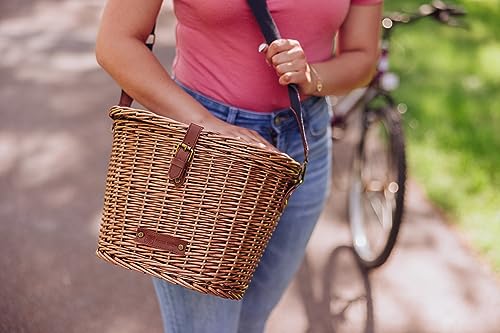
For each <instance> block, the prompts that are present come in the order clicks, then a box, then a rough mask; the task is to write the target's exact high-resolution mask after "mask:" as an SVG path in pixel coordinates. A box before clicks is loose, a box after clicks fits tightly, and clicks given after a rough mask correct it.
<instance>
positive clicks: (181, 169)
mask: <svg viewBox="0 0 500 333" xmlns="http://www.w3.org/2000/svg"><path fill="white" fill-rule="evenodd" d="M202 130H203V127H201V126H198V125H196V124H190V125H189V128H188V130H187V132H186V135H185V136H184V139H183V140H182V143H181V144H180V145H179V146H178V147H177V151H176V153H175V156H174V158H173V159H172V162H171V164H170V170H169V171H168V177H169V178H170V179H171V180H173V181H174V183H175V185H176V186H180V185H182V184H183V183H184V180H185V178H186V173H187V170H188V168H189V164H190V163H191V160H192V159H193V156H194V148H195V147H196V143H197V142H198V138H199V137H200V134H201V131H202Z"/></svg>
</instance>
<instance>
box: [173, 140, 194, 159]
mask: <svg viewBox="0 0 500 333" xmlns="http://www.w3.org/2000/svg"><path fill="white" fill-rule="evenodd" d="M181 149H182V150H184V151H185V152H187V153H189V156H188V159H187V162H188V163H190V162H191V161H192V160H193V156H194V149H193V148H191V147H189V146H188V145H187V144H185V143H184V142H181V143H179V144H178V145H177V149H176V151H177V152H179V150H181Z"/></svg>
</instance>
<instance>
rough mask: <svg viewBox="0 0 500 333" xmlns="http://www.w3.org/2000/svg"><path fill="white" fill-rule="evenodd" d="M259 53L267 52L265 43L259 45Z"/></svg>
mask: <svg viewBox="0 0 500 333" xmlns="http://www.w3.org/2000/svg"><path fill="white" fill-rule="evenodd" d="M258 50H259V53H263V52H264V51H265V50H267V44H266V43H262V44H260V45H259V48H258Z"/></svg>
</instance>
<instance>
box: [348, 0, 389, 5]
mask: <svg viewBox="0 0 500 333" xmlns="http://www.w3.org/2000/svg"><path fill="white" fill-rule="evenodd" d="M382 2H383V0H351V4H352V5H355V6H356V5H377V4H379V3H382Z"/></svg>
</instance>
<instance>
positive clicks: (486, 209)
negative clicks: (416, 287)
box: [385, 0, 500, 272]
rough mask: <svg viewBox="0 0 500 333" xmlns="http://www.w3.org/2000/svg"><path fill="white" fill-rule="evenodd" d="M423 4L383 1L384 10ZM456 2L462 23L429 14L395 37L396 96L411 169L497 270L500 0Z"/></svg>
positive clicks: (499, 266)
mask: <svg viewBox="0 0 500 333" xmlns="http://www.w3.org/2000/svg"><path fill="white" fill-rule="evenodd" d="M422 3H424V2H422V1H415V0H397V1H396V0H387V1H386V2H385V10H386V12H390V11H393V10H401V9H403V10H405V11H412V10H414V9H416V8H418V6H419V5H420V4H422ZM455 3H456V4H459V5H461V6H462V7H464V8H465V9H466V11H467V16H466V17H465V18H464V21H465V22H467V24H468V26H469V28H468V29H461V28H451V27H447V26H444V25H441V24H439V23H437V22H436V21H430V20H427V21H422V22H418V23H416V24H415V25H412V26H407V27H401V28H400V29H398V31H396V33H395V34H394V35H393V43H392V50H391V52H392V57H391V68H392V70H394V71H395V72H397V73H398V74H399V75H400V77H401V81H402V85H401V87H400V88H399V89H398V90H397V92H395V95H396V97H397V100H399V101H401V102H404V103H406V104H407V105H408V112H407V113H406V114H405V122H406V134H407V137H408V141H409V148H408V149H409V159H410V172H411V174H412V175H413V176H414V177H416V178H417V179H418V180H419V181H420V182H421V183H423V184H424V185H425V187H426V190H427V193H428V195H429V197H430V198H431V200H433V201H434V202H435V203H436V204H438V205H439V206H441V207H442V208H444V209H445V210H446V211H447V212H448V214H449V215H450V216H451V220H453V221H455V220H456V221H457V223H458V224H459V225H460V227H461V229H462V230H464V232H465V234H466V235H467V237H468V238H469V239H470V240H471V241H472V243H473V244H474V246H476V247H477V249H479V250H480V251H481V252H482V253H484V254H485V256H486V257H487V258H488V259H489V260H490V261H491V262H492V264H493V267H494V269H495V270H496V271H497V272H500V241H499V240H498V239H499V238H500V193H499V192H500V167H499V166H500V24H498V22H499V20H500V0H476V1H473V0H462V1H457V2H455ZM403 30H404V31H403Z"/></svg>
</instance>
